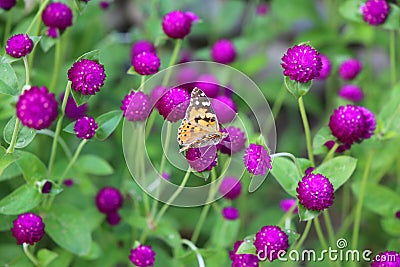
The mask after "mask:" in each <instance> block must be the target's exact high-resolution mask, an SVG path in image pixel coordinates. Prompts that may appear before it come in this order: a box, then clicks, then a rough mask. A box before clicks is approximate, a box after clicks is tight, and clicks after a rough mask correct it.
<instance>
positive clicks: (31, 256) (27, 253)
mask: <svg viewBox="0 0 400 267" xmlns="http://www.w3.org/2000/svg"><path fill="white" fill-rule="evenodd" d="M22 248H23V250H24V253H25V255H26V257H27V258H28V259H29V260H30V261H31V262H32V263H33V265H35V266H40V265H39V261H38V260H37V259H36V258H35V256H33V255H32V253H31V252H30V251H29V244H27V243H22Z"/></svg>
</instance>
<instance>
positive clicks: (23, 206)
mask: <svg viewBox="0 0 400 267" xmlns="http://www.w3.org/2000/svg"><path fill="white" fill-rule="evenodd" d="M41 199H42V194H40V193H39V192H38V191H37V190H36V189H35V188H34V187H33V186H32V185H29V184H25V185H23V186H20V187H18V188H17V189H16V190H14V191H13V192H12V193H11V194H9V195H7V196H6V197H4V198H3V199H2V200H0V213H1V214H5V215H17V214H21V213H24V212H27V211H29V210H31V209H33V208H34V207H36V206H37V205H38V204H39V203H40V200H41Z"/></svg>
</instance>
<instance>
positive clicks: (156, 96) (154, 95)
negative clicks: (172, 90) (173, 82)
mask: <svg viewBox="0 0 400 267" xmlns="http://www.w3.org/2000/svg"><path fill="white" fill-rule="evenodd" d="M166 91H168V88H167V87H164V86H161V85H159V86H156V87H154V88H153V90H151V92H150V103H151V107H153V106H157V103H158V100H160V98H161V97H162V96H163V95H164V93H165V92H166Z"/></svg>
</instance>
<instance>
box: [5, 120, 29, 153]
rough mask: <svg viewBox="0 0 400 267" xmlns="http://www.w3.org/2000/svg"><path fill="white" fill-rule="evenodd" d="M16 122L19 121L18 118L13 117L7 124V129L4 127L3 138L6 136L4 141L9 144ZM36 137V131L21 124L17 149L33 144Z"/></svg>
mask: <svg viewBox="0 0 400 267" xmlns="http://www.w3.org/2000/svg"><path fill="white" fill-rule="evenodd" d="M16 120H17V117H16V116H13V117H12V118H11V119H10V120H9V121H8V123H7V124H6V127H4V131H3V136H4V140H5V141H6V142H7V144H10V143H11V139H12V136H13V133H14V127H15V122H16ZM35 136H36V130H35V129H31V128H28V127H25V126H23V125H22V124H20V126H19V130H18V137H17V142H16V144H15V147H16V148H24V147H26V146H27V145H29V144H30V143H31V142H32V140H33V138H35Z"/></svg>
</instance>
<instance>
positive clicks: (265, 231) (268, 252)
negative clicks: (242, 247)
mask: <svg viewBox="0 0 400 267" xmlns="http://www.w3.org/2000/svg"><path fill="white" fill-rule="evenodd" d="M254 246H255V247H256V251H257V255H259V256H261V257H263V258H266V259H268V260H269V261H270V262H272V261H274V260H276V259H277V258H278V257H281V256H283V254H284V253H286V251H287V249H288V247H289V239H288V236H287V234H286V233H285V232H284V231H282V230H281V228H279V227H278V226H270V225H267V226H264V227H262V228H261V230H260V231H258V232H257V233H256V237H255V240H254Z"/></svg>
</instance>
